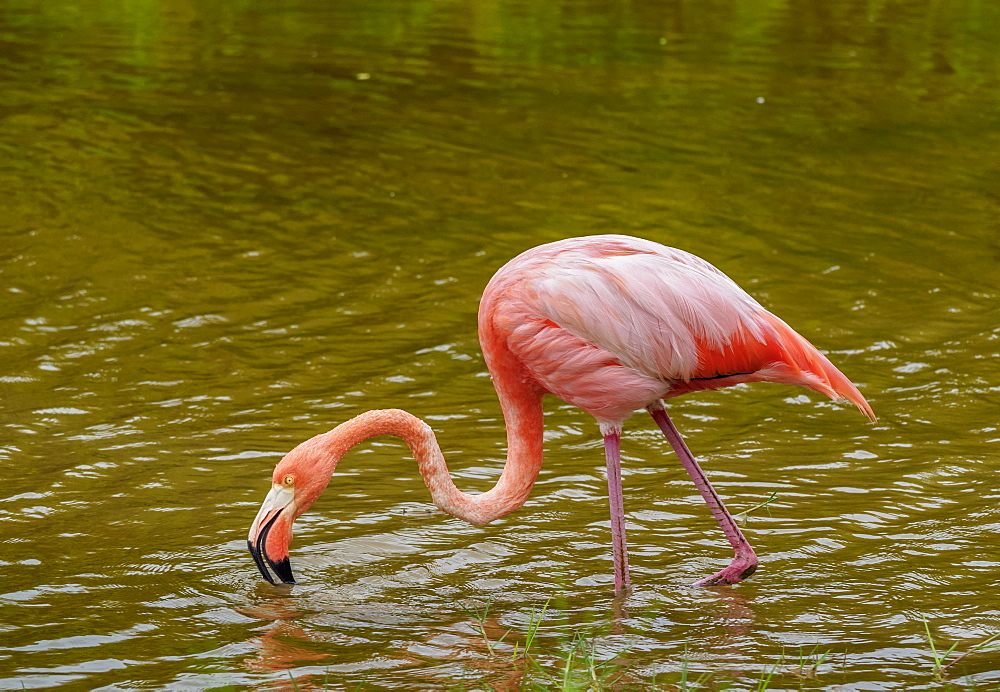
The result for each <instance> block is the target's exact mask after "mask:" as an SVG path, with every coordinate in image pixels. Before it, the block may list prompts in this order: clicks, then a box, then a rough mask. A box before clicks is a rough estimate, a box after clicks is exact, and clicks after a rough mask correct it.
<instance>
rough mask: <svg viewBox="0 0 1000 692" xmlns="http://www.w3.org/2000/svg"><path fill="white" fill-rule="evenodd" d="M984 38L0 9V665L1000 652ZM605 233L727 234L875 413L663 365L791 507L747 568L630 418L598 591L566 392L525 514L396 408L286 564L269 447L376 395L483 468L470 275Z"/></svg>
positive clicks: (140, 684) (496, 429) (997, 72)
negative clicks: (460, 509) (254, 524)
mask: <svg viewBox="0 0 1000 692" xmlns="http://www.w3.org/2000/svg"><path fill="white" fill-rule="evenodd" d="M997 45H1000V8H998V7H996V6H994V5H991V4H989V3H978V2H971V1H961V0H960V1H959V2H957V3H950V4H940V3H932V2H927V1H926V0H914V1H911V2H905V1H904V2H897V3H881V2H870V3H860V2H850V3H835V4H833V5H829V6H828V4H823V3H819V4H816V3H801V2H777V1H766V0H751V1H750V2H746V3H735V2H710V3H685V2H652V1H649V0H633V1H631V2H629V1H626V0H623V1H620V2H616V1H614V0H600V1H599V0H583V1H578V0H574V1H573V2H569V1H565V0H564V1H555V2H537V3H532V2H525V1H524V0H511V1H509V2H508V1H504V2H495V1H491V0H471V1H469V2H449V1H445V2H425V1H419V0H413V1H403V0H389V1H387V2H378V3H372V2H338V3H329V2H320V1H319V0H278V1H277V2H273V3H265V4H261V3H252V2H248V1H246V0H237V1H235V2H230V3H225V4H222V5H218V4H212V3H207V4H202V5H199V4H192V3H186V2H176V1H175V0H126V1H125V2H121V3H115V4H111V5H108V4H100V3H74V2H68V1H66V0H53V1H52V2H48V3H42V4H39V3H31V2H25V1H24V0H11V2H7V3H5V4H4V7H3V8H2V9H0V79H2V82H3V88H2V89H0V185H2V189H3V190H4V195H3V198H4V204H3V208H4V221H3V223H2V226H0V228H2V231H0V233H2V237H3V243H2V245H0V253H2V260H0V293H2V295H3V296H4V299H3V301H2V302H0V355H2V359H0V363H2V365H0V410H2V423H3V430H4V437H3V439H2V440H0V477H2V478H3V481H4V482H3V486H4V487H3V491H2V492H0V545H2V548H0V576H2V579H3V586H2V587H0V689H16V690H20V689H32V688H65V689H81V690H84V689H87V690H89V689H98V688H99V689H109V690H113V689H126V688H128V689H134V688H157V689H172V690H186V689H214V688H227V687H230V688H240V689H246V688H259V689H272V688H274V689H311V688H320V689H322V688H326V689H386V688H389V689H470V690H471V689H518V688H520V687H527V686H529V685H536V686H540V687H551V688H560V689H561V688H564V687H567V686H568V687H573V686H577V687H586V686H588V685H593V686H594V687H595V688H596V687H599V686H601V685H603V686H607V687H613V686H618V687H620V688H623V689H627V688H632V689H635V688H647V687H648V688H654V687H659V688H661V689H675V688H677V687H678V686H683V685H685V684H686V685H688V686H694V685H695V683H700V684H702V685H707V686H709V687H710V688H712V689H721V688H734V689H749V688H753V689H757V688H759V687H761V686H769V687H771V688H782V689H787V688H795V689H798V688H799V687H807V688H816V689H831V690H832V689H852V690H854V689H856V690H881V689H922V688H927V689H936V688H938V687H940V686H942V685H947V684H951V683H949V682H948V681H949V680H950V681H951V682H952V683H954V684H956V685H958V686H959V687H962V688H963V689H964V688H965V687H972V686H977V687H978V688H979V689H987V688H991V687H993V686H998V685H1000V652H998V650H997V649H992V650H991V649H989V648H988V647H980V644H982V643H983V642H984V641H986V640H987V639H988V638H989V637H990V636H992V635H995V634H997V633H998V632H1000V624H998V623H1000V597H998V595H997V587H998V578H997V574H998V572H1000V550H998V547H997V546H998V539H1000V509H998V500H1000V490H998V485H997V480H996V478H997V475H996V472H997V465H998V459H1000V456H998V454H1000V423H998V415H997V412H998V404H1000V311H998V298H1000V157H998V156H997V151H1000V108H998V99H997V94H998V93H1000V92H998V88H1000V57H998V56H1000V53H998V52H997V50H996V46H997ZM596 233H625V234H630V235H635V236H639V237H643V238H647V239H650V240H655V241H657V242H660V243H663V244H666V245H670V246H675V247H680V248H683V249H685V250H688V251H690V252H693V253H695V254H697V255H699V256H701V257H704V258H705V259H707V260H708V261H710V262H712V263H713V264H715V265H716V266H718V267H719V268H720V269H722V270H723V271H725V272H726V273H727V274H728V275H730V276H731V277H732V278H733V279H734V280H736V281H737V283H739V284H740V285H741V286H743V287H744V288H745V289H747V290H748V291H749V292H750V293H751V294H752V295H753V296H754V297H755V298H756V299H757V300H759V301H760V302H761V303H763V304H764V305H765V306H766V307H768V308H769V309H770V310H772V311H773V312H775V313H776V314H778V315H779V316H781V317H782V318H783V319H784V320H786V321H787V322H788V323H789V324H791V325H792V326H793V327H794V328H795V329H797V330H798V331H800V332H801V333H802V334H803V335H804V336H805V337H806V338H808V339H809V340H810V341H812V342H813V343H815V344H816V345H817V346H818V347H819V348H820V349H821V350H823V351H824V352H825V353H826V354H827V355H828V356H829V357H830V359H831V360H832V361H833V362H835V363H836V364H837V366H838V367H840V368H841V369H842V370H843V371H844V372H845V374H847V375H848V377H850V378H851V379H852V380H853V381H854V382H855V383H856V384H857V385H858V386H859V388H860V389H861V391H862V392H863V393H864V395H865V396H866V397H867V398H868V400H869V402H870V403H871V405H872V407H873V408H874V410H875V412H876V414H877V415H878V416H879V420H878V422H877V423H874V424H872V423H869V422H868V421H867V420H866V419H865V417H864V416H862V415H859V413H858V412H857V411H856V410H854V408H853V407H851V406H846V405H843V404H838V403H834V402H830V401H828V400H826V399H825V398H824V397H822V396H821V395H819V394H816V393H814V392H812V391H810V390H806V389H803V388H792V387H788V386H783V385H774V384H753V385H740V386H737V387H732V388H728V389H725V390H721V391H718V392H703V393H697V394H691V395H686V396H683V397H678V398H675V399H671V400H670V401H668V409H669V411H670V412H671V415H672V417H673V419H674V420H675V421H676V422H677V424H678V427H679V428H680V429H681V431H682V433H684V435H685V436H686V439H687V441H688V444H689V445H690V446H691V448H692V450H693V451H694V453H695V454H696V455H697V456H698V458H699V459H700V460H701V462H702V463H703V465H704V467H705V468H706V470H707V472H708V474H709V476H710V477H711V478H712V479H713V482H714V483H716V485H717V488H718V489H719V492H720V494H721V495H722V496H723V498H724V499H725V501H726V503H727V504H728V505H729V507H730V508H732V509H733V510H734V511H736V512H746V510H749V509H751V508H753V507H755V506H758V505H760V504H761V503H764V502H766V501H768V500H769V502H767V504H766V506H764V507H760V508H758V509H756V510H754V511H753V512H750V513H748V514H744V515H743V517H742V518H741V523H742V526H743V530H744V531H745V532H746V534H747V537H748V538H749V540H750V541H751V542H752V543H753V544H754V546H755V547H756V548H757V552H758V555H759V557H760V559H761V566H760V569H759V570H758V572H757V573H756V574H755V575H754V576H753V577H752V578H751V579H749V580H747V581H745V582H743V583H742V584H739V585H736V586H730V587H714V588H696V587H692V586H691V584H692V583H693V582H694V581H696V580H697V579H699V578H701V577H704V576H706V575H708V574H710V573H712V572H713V571H715V570H718V569H720V568H721V567H722V566H724V565H725V564H726V562H727V560H728V558H729V556H730V551H729V549H728V547H727V546H726V543H725V540H724V538H723V536H722V534H721V532H720V531H719V530H718V528H717V527H716V526H715V524H714V523H713V521H712V519H711V517H710V515H709V514H708V512H707V511H706V509H705V506H704V504H703V503H702V501H701V500H700V498H699V497H698V495H697V493H696V491H695V489H694V486H693V485H692V484H691V482H690V481H689V480H688V478H687V476H686V474H685V473H684V471H683V469H682V467H681V466H680V464H679V463H678V462H677V460H676V457H675V456H674V455H673V453H672V452H671V451H670V447H669V445H668V444H667V443H666V441H665V440H664V439H663V437H662V435H660V433H659V431H658V430H657V429H656V428H655V426H654V425H653V423H652V421H651V420H650V419H649V417H648V416H645V415H636V416H634V417H633V418H632V419H631V420H630V421H629V422H628V423H627V424H626V427H625V430H624V434H623V439H622V448H623V454H624V472H623V475H624V484H625V510H626V516H627V521H628V531H629V542H630V550H631V555H632V561H631V568H632V578H633V581H634V588H633V589H632V590H631V592H629V593H628V594H627V595H626V596H624V597H616V596H615V594H614V590H613V576H612V569H611V558H610V525H609V521H608V504H607V502H608V501H607V487H606V484H605V471H604V458H603V447H602V443H601V436H600V433H599V431H598V428H597V426H596V424H595V423H594V420H593V418H591V417H590V416H589V415H588V414H586V413H584V412H582V411H580V410H578V409H575V408H573V407H571V406H568V405H566V404H563V403H562V402H560V401H558V400H556V399H554V398H548V399H547V400H546V414H545V426H546V434H545V452H546V456H545V464H544V467H543V469H542V472H541V475H540V477H539V479H538V482H537V484H536V486H535V489H534V491H533V493H532V496H531V498H530V499H529V500H528V502H527V503H526V504H525V506H524V507H523V508H521V509H520V510H519V511H517V512H516V513H514V514H512V515H509V516H508V517H505V518H503V519H500V520H498V521H496V522H494V523H492V524H489V525H488V526H486V527H482V528H476V527H473V526H471V525H469V524H466V523H464V522H462V521H460V520H458V519H455V518H453V517H450V516H448V515H446V514H443V513H441V512H439V511H437V510H436V509H435V508H434V507H433V505H432V504H431V503H430V500H429V496H428V493H427V489H426V488H425V486H424V484H423V483H422V482H421V479H420V475H419V473H418V471H417V468H416V464H415V463H414V462H413V460H412V458H411V457H410V456H409V453H408V451H407V449H406V447H405V445H403V444H402V443H401V442H400V441H399V440H397V439H395V438H376V439H373V440H371V441H369V442H366V443H364V444H362V445H361V446H359V447H357V448H356V449H355V450H353V451H352V452H351V453H350V454H349V455H348V456H347V457H345V459H344V460H343V461H342V462H341V464H340V466H339V468H338V469H337V473H336V475H335V477H334V479H333V482H332V483H331V485H330V488H329V489H328V491H327V492H326V494H325V495H324V496H323V497H322V498H321V499H320V500H319V502H317V503H316V505H315V506H314V507H313V508H312V509H311V510H310V511H309V512H308V513H306V514H305V515H303V517H302V518H301V519H299V521H298V522H297V523H296V537H295V541H294V543H293V544H292V549H291V560H292V565H293V567H294V569H295V572H296V576H297V578H298V580H299V583H298V585H296V586H294V587H281V586H271V585H270V584H267V583H266V582H264V581H263V580H262V579H261V578H260V575H259V574H258V572H257V570H256V568H255V566H254V564H253V561H252V559H251V557H250V555H249V554H248V552H247V549H246V532H247V530H248V528H249V526H250V523H251V521H252V520H253V518H254V516H255V514H256V512H257V508H258V507H259V505H260V503H261V501H262V500H263V498H264V495H265V494H266V493H267V491H268V488H269V487H270V474H271V470H272V468H273V466H274V464H275V463H276V462H277V461H278V460H279V459H280V458H281V456H282V455H283V454H284V453H286V452H287V451H288V450H290V449H291V448H292V447H294V446H295V445H296V444H297V443H298V442H300V441H302V440H304V439H307V438H309V437H312V436H313V435H315V434H317V433H321V432H324V431H326V430H329V429H330V428H332V427H334V426H335V425H337V424H338V423H341V422H343V421H345V420H347V419H349V418H351V417H353V416H354V415H357V414H358V413H361V412H363V411H365V410H368V409H372V408H387V407H399V408H404V409H406V410H408V411H410V412H412V413H413V414H415V415H417V416H419V417H421V418H423V419H424V420H425V421H427V422H428V423H429V424H430V425H431V426H432V427H433V428H434V430H435V432H436V433H437V436H438V438H439V440H440V442H441V445H442V448H443V449H444V450H445V457H446V459H447V461H448V464H449V466H450V467H451V469H452V473H453V475H454V477H455V480H456V483H457V484H458V486H459V487H460V488H462V489H463V490H467V491H471V492H481V491H484V490H487V489H489V488H490V487H492V486H493V484H494V483H495V482H496V479H497V478H498V476H499V473H500V470H501V468H502V464H503V460H504V458H505V454H506V438H505V435H504V422H503V418H502V416H501V413H500V409H499V405H498V402H497V399H496V395H495V393H494V390H493V388H492V386H491V382H490V379H489V376H488V373H487V372H486V367H485V364H484V362H483V360H482V356H481V353H480V348H479V343H478V341H477V336H476V314H477V308H478V301H479V297H480V295H481V292H482V290H483V287H484V286H485V285H486V282H487V281H488V280H489V278H490V277H491V276H492V274H493V272H494V271H496V269H497V268H499V267H500V266H501V265H502V264H503V263H505V262H506V261H507V260H508V259H510V258H512V257H514V256H515V255H517V254H518V253H520V252H522V251H523V250H525V249H527V248H529V247H532V246H534V245H538V244H540V243H544V242H549V241H553V240H557V239H560V238H566V237H571V236H577V235H591V234H596ZM953 644H956V645H957V646H956V648H955V651H954V653H953V654H951V655H950V656H947V657H945V655H944V652H946V651H947V650H948V648H949V647H951V646H952V645H953ZM525 646H527V647H528V653H527V655H525ZM935 652H936V653H935ZM960 654H968V655H966V656H965V657H964V658H962V659H961V660H959V661H958V662H957V663H954V664H951V665H948V667H947V668H946V669H943V666H944V665H945V664H946V663H950V662H951V661H953V660H954V659H955V658H956V657H957V656H958V655H960ZM936 657H940V658H941V660H937V659H936ZM564 682H566V685H564V684H563V683H564Z"/></svg>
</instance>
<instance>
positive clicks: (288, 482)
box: [281, 474, 295, 488]
mask: <svg viewBox="0 0 1000 692" xmlns="http://www.w3.org/2000/svg"><path fill="white" fill-rule="evenodd" d="M281 484H282V485H283V486H285V487H286V488H291V487H292V486H293V485H295V476H293V475H292V474H288V475H287V476H285V477H284V478H282V479H281Z"/></svg>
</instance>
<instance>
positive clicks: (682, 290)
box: [247, 235, 875, 591]
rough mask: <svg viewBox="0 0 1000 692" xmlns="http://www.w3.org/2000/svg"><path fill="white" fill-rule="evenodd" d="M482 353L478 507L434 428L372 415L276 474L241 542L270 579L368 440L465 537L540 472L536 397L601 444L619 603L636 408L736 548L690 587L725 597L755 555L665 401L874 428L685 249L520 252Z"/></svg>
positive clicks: (486, 309) (784, 333)
mask: <svg viewBox="0 0 1000 692" xmlns="http://www.w3.org/2000/svg"><path fill="white" fill-rule="evenodd" d="M479 340H480V344H481V345H482V349H483V357H484V358H485V360H486V365H487V367H488V368H489V371H490V375H491V377H492V379H493V385H494V387H495V388H496V392H497V396H498V398H499V400H500V406H501V408H502V409H503V414H504V422H505V424H506V427H507V461H506V462H505V464H504V469H503V473H502V474H501V475H500V480H498V481H497V484H496V486H494V487H493V488H491V489H490V490H488V491H486V492H485V493H482V494H479V495H470V494H468V493H464V492H462V491H461V490H459V489H458V488H457V487H455V484H454V482H453V480H452V478H451V475H450V473H449V472H448V467H447V464H446V463H445V461H444V455H443V454H442V453H441V448H440V447H439V446H438V443H437V439H436V437H435V435H434V433H433V431H432V430H431V429H430V427H429V426H427V425H426V424H424V423H423V422H422V421H420V420H419V419H418V418H416V417H415V416H412V415H411V414H409V413H406V412H405V411H400V410H397V409H390V410H381V411H368V412H366V413H363V414H361V415H359V416H356V417H355V418H353V419H351V420H349V421H347V422H345V423H342V424H341V425H339V426H337V427H336V428H334V429H333V430H332V431H330V432H328V433H324V434H322V435H317V436H316V437H314V438H312V439H310V440H307V441H306V442H303V443H302V444H300V445H298V446H297V447H296V448H295V449H293V450H292V451H291V452H289V453H288V454H287V455H286V456H285V457H284V458H283V459H282V460H281V461H280V462H279V463H278V465H277V466H276V467H275V469H274V474H273V476H272V488H271V492H270V494H269V495H268V496H267V498H266V499H265V501H264V503H263V505H262V506H261V508H260V511H259V512H258V513H257V518H256V519H255V520H254V522H253V524H252V526H251V527H250V532H249V535H248V537H247V542H248V546H249V548H250V552H251V554H252V555H253V557H254V560H255V562H256V563H257V566H258V568H259V569H260V572H261V574H262V575H263V576H264V578H265V579H267V580H268V581H272V579H271V576H270V574H269V573H268V570H267V565H270V567H271V569H272V570H273V571H274V573H275V574H276V575H277V576H278V577H279V578H281V580H282V581H285V582H288V583H294V579H293V577H292V572H291V567H290V565H289V559H288V546H289V543H290V542H291V538H292V522H293V521H294V520H295V518H296V517H297V516H299V515H300V514H301V513H302V512H304V511H305V510H306V509H307V508H308V507H309V506H310V505H312V503H313V502H314V501H315V500H316V498H317V497H319V495H320V494H321V493H322V492H323V491H324V489H325V488H326V486H327V483H328V482H329V481H330V477H331V476H332V474H333V472H334V469H335V468H336V466H337V463H338V461H339V460H340V458H341V457H342V456H343V455H344V454H345V453H346V452H347V451H348V450H349V449H350V448H351V447H353V446H354V445H356V444H358V443H359V442H361V441H362V440H365V439H367V438H369V437H372V436H375V435H395V436H398V437H401V438H402V439H404V440H406V442H407V444H408V445H409V447H410V450H411V451H412V453H413V455H414V457H415V458H416V460H417V463H418V467H419V469H420V473H421V475H423V477H424V481H425V482H426V484H427V488H428V490H430V493H431V497H432V498H433V500H434V503H435V504H436V505H437V506H438V507H439V508H441V509H442V510H443V511H445V512H448V513H449V514H453V515H454V516H457V517H460V518H462V519H465V520H467V521H469V522H472V523H474V524H486V523H488V522H490V521H492V520H494V519H496V518H498V517H502V516H505V515H507V514H509V513H511V512H513V511H515V510H516V509H518V508H519V507H521V506H522V505H523V504H524V502H525V501H526V500H527V498H528V496H529V494H530V493H531V489H532V486H533V485H534V482H535V480H536V479H537V477H538V473H539V471H540V470H541V467H542V455H543V442H544V434H543V433H544V423H543V417H542V398H543V396H544V395H545V394H547V393H548V394H554V395H555V396H557V397H559V398H561V399H563V400H564V401H567V402H569V403H571V404H574V405H576V406H579V407H580V408H582V409H583V410H585V411H587V412H589V413H590V414H592V415H593V416H594V417H595V418H596V419H597V421H598V423H599V424H600V429H601V433H602V435H603V437H604V447H605V460H606V464H607V470H608V494H609V501H610V506H611V536H612V550H613V558H614V579H615V589H616V590H618V591H620V590H622V589H625V588H626V587H628V586H629V584H630V579H629V571H628V551H627V548H626V544H625V512H624V500H623V495H622V482H621V459H620V434H621V428H622V424H623V422H624V421H625V420H626V419H627V418H628V417H629V416H631V415H632V413H633V412H634V411H635V410H637V409H640V408H645V409H646V410H647V411H648V412H649V413H650V415H652V417H653V420H654V421H655V422H656V424H657V425H658V426H659V428H660V429H661V430H662V431H663V433H664V435H666V437H667V439H668V441H669V442H670V445H671V446H672V447H673V449H674V451H675V452H676V453H677V456H678V458H679V460H680V462H681V464H682V465H683V466H684V468H685V469H686V470H687V472H688V474H689V475H690V476H691V479H692V480H693V481H694V484H695V486H696V487H697V488H698V491H699V492H700V493H701V495H702V497H703V498H704V500H705V502H706V504H707V505H708V508H709V510H710V511H711V512H712V515H713V516H714V517H715V519H716V521H718V523H719V525H720V527H721V528H722V530H723V532H724V533H725V535H726V538H727V539H728V540H729V543H730V545H731V546H732V547H733V552H734V556H733V560H732V562H731V563H730V564H729V565H728V566H727V567H725V568H724V569H722V570H720V571H719V572H717V573H716V574H714V575H712V576H710V577H708V578H706V579H702V580H701V581H699V582H698V584H700V585H708V584H735V583H737V582H739V581H741V580H743V579H745V578H746V577H748V576H750V575H751V574H753V572H754V570H756V568H757V557H756V555H755V554H754V552H753V549H752V548H751V547H750V545H749V543H747V540H746V538H745V537H744V536H743V532H742V531H741V530H740V528H739V526H737V525H736V522H735V521H734V520H733V518H732V515H731V514H730V513H729V512H728V511H727V510H726V507H725V505H724V504H723V502H722V500H721V498H720V497H719V495H718V493H716V491H715V489H714V488H712V485H711V484H710V483H709V481H708V478H707V477H706V476H705V473H704V472H703V471H702V470H701V467H700V466H699V465H698V463H697V462H696V461H695V459H694V456H693V455H692V454H691V452H690V450H688V448H687V445H686V444H685V443H684V440H683V439H682V438H681V436H680V433H679V432H678V431H677V429H676V427H674V424H673V421H671V420H670V417H669V416H668V415H667V412H666V410H665V409H664V407H663V403H662V400H663V399H668V398H670V397H674V396H678V395H680V394H685V393H688V392H693V391H698V390H703V389H718V388H720V387H727V386H730V385H734V384H738V383H740V382H760V381H764V382H780V383H784V384H799V385H803V386H805V387H809V388H810V389H814V390H816V391H818V392H822V393H823V394H825V395H827V396H829V397H832V398H835V399H838V398H842V399H847V400H849V401H851V402H853V403H854V404H855V405H857V407H858V408H859V409H861V411H862V412H864V413H865V414H866V415H867V416H868V417H869V418H871V419H872V420H875V416H874V414H873V413H872V410H871V407H869V406H868V403H867V402H866V401H865V399H864V397H863V396H862V395H861V393H860V392H859V391H858V389H857V388H856V387H855V386H854V385H853V384H852V383H851V381H850V380H848V379H847V378H846V377H845V376H844V375H843V374H842V373H841V372H840V371H839V370H837V368H836V367H834V366H833V364H832V363H830V361H829V360H827V358H826V357H825V356H824V355H823V354H821V353H820V352H819V351H817V350H816V349H815V348H814V347H813V346H812V345H811V344H810V343H809V342H808V341H806V340H805V339H804V338H802V337H801V336H800V335H799V334H797V333H796V332H795V331H794V330H793V329H792V328H791V327H789V326H788V325H787V324H785V323H784V322H782V321H781V320H780V319H778V318H777V317H775V316H774V315H772V314H771V313H770V312H768V311H767V310H765V309H764V308H763V307H761V305H760V303H758V302H757V301H756V300H754V299H753V298H751V297H750V296H749V295H748V294H747V293H746V292H745V291H744V290H743V289H741V288H740V287H739V286H737V285H736V284H735V283H734V282H733V281H732V280H731V279H730V278H729V277H727V276H726V275H725V274H723V273H722V272H720V271H719V270H718V269H716V268H715V267H713V266H712V265H711V264H709V263H708V262H706V261H705V260H703V259H700V258H698V257H695V256H694V255H691V254H689V253H687V252H684V251H682V250H676V249H674V248H668V247H665V246H663V245H659V244H658V243H653V242H650V241H648V240H641V239H638V238H631V237H628V236H622V235H599V236H589V237H584V238H570V239H568V240H561V241H558V242H555V243H549V244H547V245H541V246H539V247H536V248H533V249H531V250H528V251H527V252H524V253H522V254H521V255H518V256H517V257H515V258H514V259H512V260H511V261H510V262H508V263H507V264H506V265H504V266H503V267H502V268H501V269H500V270H499V271H498V272H497V273H496V275H495V276H494V277H493V279H492V280H491V281H490V283H489V285H488V286H487V287H486V290H485V291H484V292H483V299H482V302H481V304H480V309H479Z"/></svg>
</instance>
